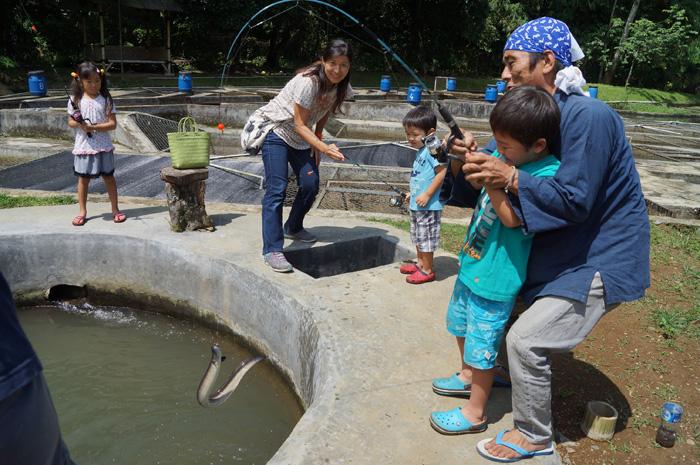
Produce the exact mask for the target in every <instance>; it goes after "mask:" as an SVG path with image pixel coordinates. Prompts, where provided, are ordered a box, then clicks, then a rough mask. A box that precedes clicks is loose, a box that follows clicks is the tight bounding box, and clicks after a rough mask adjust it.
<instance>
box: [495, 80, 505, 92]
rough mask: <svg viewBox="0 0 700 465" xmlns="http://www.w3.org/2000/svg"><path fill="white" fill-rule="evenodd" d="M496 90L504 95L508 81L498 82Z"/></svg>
mask: <svg viewBox="0 0 700 465" xmlns="http://www.w3.org/2000/svg"><path fill="white" fill-rule="evenodd" d="M496 89H498V93H499V94H502V93H503V92H505V91H506V81H496Z"/></svg>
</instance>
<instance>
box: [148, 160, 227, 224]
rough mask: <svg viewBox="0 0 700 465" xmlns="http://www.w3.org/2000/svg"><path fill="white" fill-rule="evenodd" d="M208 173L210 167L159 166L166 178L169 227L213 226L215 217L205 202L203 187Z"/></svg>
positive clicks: (163, 177) (163, 176)
mask: <svg viewBox="0 0 700 465" xmlns="http://www.w3.org/2000/svg"><path fill="white" fill-rule="evenodd" d="M208 177H209V170H208V169H207V168H197V169H191V170H179V169H176V168H172V167H170V166H168V167H166V168H163V169H162V170H160V179H161V180H163V181H165V196H166V198H167V199H168V212H169V213H170V227H171V228H172V230H173V231H175V232H183V231H196V230H203V229H204V230H209V231H213V230H214V221H213V220H212V219H211V218H210V217H209V215H207V211H206V209H205V206H204V189H205V186H206V181H205V180H206V179H207V178H208Z"/></svg>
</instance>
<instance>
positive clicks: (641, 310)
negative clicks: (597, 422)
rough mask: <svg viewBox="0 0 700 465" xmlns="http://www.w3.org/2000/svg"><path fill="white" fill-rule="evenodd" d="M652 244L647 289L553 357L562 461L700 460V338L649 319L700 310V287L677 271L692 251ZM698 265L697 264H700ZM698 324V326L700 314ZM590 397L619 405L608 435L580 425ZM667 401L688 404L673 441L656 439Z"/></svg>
mask: <svg viewBox="0 0 700 465" xmlns="http://www.w3.org/2000/svg"><path fill="white" fill-rule="evenodd" d="M662 227H666V226H662ZM695 234H697V230H696V232H695ZM659 247H661V248H662V250H659ZM652 248H653V250H652V285H651V288H650V289H648V290H647V296H646V297H645V298H644V299H642V300H640V301H637V302H633V303H628V304H623V305H621V306H619V307H618V308H616V309H615V310H613V311H611V312H610V313H609V314H608V315H606V316H605V317H604V318H603V319H602V320H601V321H600V322H599V323H598V325H597V326H596V327H595V328H594V330H593V331H592V333H591V334H590V335H589V337H588V338H587V339H586V340H585V341H584V342H582V343H581V344H579V346H577V347H576V348H575V349H574V350H573V351H572V352H570V353H565V354H558V355H557V356H556V357H555V358H554V363H553V368H552V371H553V374H552V377H553V381H552V392H553V411H554V417H555V428H556V430H557V431H558V432H559V433H561V435H563V436H564V438H558V439H559V440H558V441H557V442H559V453H560V454H561V455H562V459H563V461H564V463H567V464H571V465H597V464H615V465H623V464H644V465H653V464H664V465H667V464H700V381H699V380H700V376H699V375H700V365H699V364H698V357H699V356H700V341H698V340H697V338H695V339H692V338H689V337H687V336H685V335H682V334H680V335H677V336H676V337H674V338H669V337H667V335H665V334H664V332H663V331H662V330H661V329H660V328H658V327H656V326H654V323H653V322H652V320H651V319H650V314H651V312H652V309H654V308H684V309H690V308H695V312H696V313H697V312H698V305H700V304H698V301H697V292H688V290H687V289H685V288H684V286H683V285H682V284H681V283H680V280H678V279H677V277H678V276H679V275H680V274H681V272H682V270H683V267H687V266H688V265H687V257H682V256H680V255H682V252H679V251H678V250H676V249H673V248H666V249H664V248H663V246H657V245H654V246H652ZM693 266H694V268H695V269H696V270H697V269H698V267H699V264H698V263H695V264H694V265H693ZM696 277H697V275H696ZM692 285H693V284H692V283H691V286H692ZM694 286H695V289H697V287H698V286H700V283H699V282H698V281H696V282H695V284H694ZM688 297H691V298H690V299H689V298H688ZM694 324H695V325H696V328H697V325H698V324H700V321H698V320H697V319H696V321H695V323H694ZM591 400H599V401H604V402H607V403H609V404H611V405H612V406H613V407H615V409H617V411H618V412H619V419H618V422H617V425H616V429H615V435H614V437H613V438H612V440H610V441H607V442H596V441H593V440H591V439H589V438H588V437H586V436H585V435H584V434H583V432H582V431H581V429H580V422H581V421H582V419H583V417H584V413H585V405H586V404H587V402H589V401H591ZM667 401H673V402H676V403H678V404H680V405H681V406H682V407H683V410H684V412H683V417H682V420H681V423H680V429H679V439H678V440H677V441H676V444H675V446H674V447H673V448H663V447H660V446H659V445H658V444H656V442H655V437H656V429H657V427H658V424H659V422H660V415H661V407H662V405H663V403H664V402H667ZM560 440H561V441H560ZM562 442H563V443H562Z"/></svg>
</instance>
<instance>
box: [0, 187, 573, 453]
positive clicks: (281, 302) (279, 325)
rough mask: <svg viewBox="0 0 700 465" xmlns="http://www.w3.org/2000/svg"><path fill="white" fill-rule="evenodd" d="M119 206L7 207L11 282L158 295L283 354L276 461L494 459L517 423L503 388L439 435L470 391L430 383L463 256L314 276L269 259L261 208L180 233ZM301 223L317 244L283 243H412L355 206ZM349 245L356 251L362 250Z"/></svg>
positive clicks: (454, 359) (217, 210)
mask: <svg viewBox="0 0 700 465" xmlns="http://www.w3.org/2000/svg"><path fill="white" fill-rule="evenodd" d="M121 209H122V211H123V212H124V213H125V214H126V215H127V217H128V219H127V221H126V222H125V223H123V224H115V223H113V222H112V219H111V215H110V210H109V205H108V204H107V203H88V221H87V223H86V224H85V226H83V227H74V226H72V225H71V219H72V218H73V216H75V214H76V213H77V206H75V205H72V206H60V207H31V208H17V209H10V210H0V269H1V270H2V272H3V273H4V274H5V276H6V277H7V279H8V281H9V283H10V286H11V287H12V289H13V291H14V292H15V293H16V294H17V295H20V294H27V293H31V292H34V291H43V290H46V289H48V288H50V287H51V286H54V285H57V284H71V285H89V286H92V287H94V288H95V289H107V290H112V291H114V292H124V293H125V294H130V295H131V294H135V295H144V296H145V295H151V296H154V295H155V296H158V297H160V298H166V299H170V301H171V302H172V303H173V308H185V307H187V306H188V305H190V306H192V307H193V308H195V309H196V310H195V311H196V312H197V313H198V315H197V316H198V317H199V318H201V319H205V320H209V321H211V320H212V319H213V320H215V321H217V322H219V323H222V324H225V325H227V326H229V327H231V328H233V329H234V331H235V332H237V333H238V334H239V335H241V336H242V337H243V338H244V339H245V340H247V341H248V342H250V343H251V344H252V345H253V346H255V347H256V348H257V349H258V350H259V351H260V352H262V353H264V354H266V355H268V356H269V357H270V360H271V362H273V363H275V364H277V365H278V366H279V368H280V370H281V371H282V372H283V373H285V374H286V376H287V377H288V378H289V379H290V382H291V383H292V384H293V385H294V386H295V388H296V390H297V392H298V393H299V395H300V397H301V398H302V400H303V402H304V403H305V404H306V406H307V411H306V413H305V415H304V416H303V418H302V419H301V421H300V423H299V424H298V425H297V427H296V428H295V430H294V431H293V433H292V435H291V436H290V438H289V439H288V440H287V442H285V444H284V445H283V446H282V448H281V449H280V451H279V452H278V453H277V454H276V455H275V457H274V458H273V459H272V460H271V461H270V463H274V464H298V463H308V464H318V463H333V464H335V463H367V464H393V463H402V464H435V463H471V464H481V463H491V462H489V461H487V460H485V459H483V458H482V457H481V456H479V455H478V453H477V452H476V443H477V442H478V441H480V440H481V439H484V438H487V437H493V436H495V435H496V434H497V433H498V431H500V430H503V429H507V428H510V427H512V415H511V405H510V390H509V389H507V388H497V389H494V392H493V393H492V395H491V399H490V403H489V405H488V407H487V415H488V418H489V429H488V431H487V432H485V433H482V434H477V435H464V436H457V437H448V436H442V435H440V434H438V433H436V432H435V431H433V430H432V428H431V427H430V425H429V421H428V419H429V415H430V412H432V411H435V410H451V409H454V408H456V407H458V406H461V405H463V404H464V403H465V400H464V399H458V398H449V397H441V396H438V395H435V394H434V393H433V392H432V390H431V388H430V385H431V382H432V379H433V378H435V377H445V376H450V375H451V374H452V373H454V372H455V371H456V370H457V369H458V367H459V356H458V352H457V347H456V344H455V341H454V338H453V337H452V336H450V335H449V334H448V333H447V331H446V330H445V323H444V318H445V309H446V307H447V304H448V301H449V298H450V294H451V290H452V286H453V284H454V280H455V276H456V273H457V269H458V264H457V259H456V258H455V257H454V256H452V255H448V254H444V253H438V254H437V256H436V261H435V262H436V265H435V267H436V271H437V276H438V279H437V280H436V281H435V282H432V283H429V284H425V285H419V286H414V285H409V284H407V283H406V282H405V280H404V276H402V275H401V274H400V273H399V270H398V268H399V265H400V263H398V262H395V263H389V264H386V265H382V266H378V267H374V268H370V269H365V270H361V271H356V272H351V273H343V274H339V275H336V276H327V277H322V278H319V279H314V278H312V277H311V276H309V275H307V274H304V273H302V272H300V271H295V272H293V273H290V274H278V273H274V272H272V271H271V270H270V269H269V268H268V267H267V266H266V264H265V263H264V262H263V261H262V259H261V255H260V251H261V247H262V241H261V235H260V215H259V213H258V211H257V209H254V208H250V207H242V208H239V207H238V206H236V205H221V204H212V205H208V206H207V209H208V213H209V214H210V216H211V217H212V218H213V219H214V222H215V224H216V228H217V229H216V231H215V232H211V233H210V232H186V233H180V234H176V233H173V232H171V231H170V229H169V224H168V221H169V217H168V213H167V209H166V208H165V206H164V205H162V204H158V203H157V202H155V201H151V204H150V205H143V204H135V203H132V204H129V203H124V204H123V205H121ZM306 227H307V228H308V229H309V230H310V231H311V232H313V233H315V234H317V235H318V237H319V242H317V243H316V244H313V245H312V246H310V245H307V244H300V243H296V242H295V243H292V242H291V241H287V242H286V243H285V251H289V252H293V251H295V250H301V249H312V248H321V247H327V246H329V245H336V246H338V247H342V245H343V244H353V242H352V241H356V240H358V239H362V238H368V237H372V238H380V239H381V240H383V241H387V242H388V243H390V244H392V245H393V246H395V247H396V250H397V256H411V255H412V254H413V253H414V248H413V246H412V245H411V242H410V238H409V237H408V235H407V234H406V233H404V232H402V231H399V230H396V229H394V228H392V227H389V226H386V225H383V224H380V223H376V222H368V221H365V220H363V219H362V218H358V217H353V216H352V215H348V216H347V217H344V218H338V217H337V216H333V217H324V216H315V215H312V216H310V217H308V219H307V222H306ZM345 250H346V251H347V256H348V259H349V258H351V257H353V256H354V255H356V254H358V253H362V251H360V250H359V249H353V248H352V246H350V247H349V248H347V249H345ZM308 252H309V253H310V252H311V251H310V250H309V251H308ZM406 254H407V255H406ZM223 408H225V407H223ZM69 446H70V444H69ZM527 463H531V464H555V463H560V460H559V456H558V455H557V454H555V455H554V456H549V457H547V458H537V459H530V460H528V461H527Z"/></svg>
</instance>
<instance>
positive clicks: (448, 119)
mask: <svg viewBox="0 0 700 465" xmlns="http://www.w3.org/2000/svg"><path fill="white" fill-rule="evenodd" d="M290 2H294V3H296V5H295V6H293V7H291V8H288V9H286V10H284V11H283V12H281V13H279V14H278V15H275V16H279V15H280V14H283V13H285V12H287V11H289V10H291V9H292V8H295V7H296V6H298V4H299V3H300V2H309V3H317V4H319V5H324V6H326V7H329V8H332V9H333V10H335V11H337V12H339V13H342V14H343V15H345V16H346V17H347V18H349V19H350V20H351V21H353V22H354V23H355V24H357V25H358V26H360V28H362V30H364V31H365V32H366V33H367V34H369V36H370V37H372V38H373V39H375V40H376V41H377V42H379V44H380V45H381V46H382V47H384V49H385V50H386V51H387V52H388V53H390V54H391V55H392V56H393V57H394V58H395V59H396V61H398V62H399V63H400V64H401V66H403V67H404V68H405V69H406V71H408V72H409V74H410V75H411V77H413V79H415V80H416V82H417V83H418V84H419V85H420V86H421V87H422V88H423V90H425V92H427V94H428V96H429V97H430V98H431V99H432V100H433V101H434V102H435V104H436V105H437V108H438V112H439V113H440V116H442V119H443V120H444V121H445V123H447V126H448V127H449V128H450V136H449V137H448V139H447V142H446V147H445V149H444V158H445V161H446V160H447V158H448V155H447V154H448V153H449V151H450V146H451V145H452V142H453V141H454V139H464V135H463V134H462V131H461V130H460V129H459V126H458V125H457V122H456V121H455V119H454V118H453V117H452V114H451V113H450V111H449V110H448V109H447V108H445V107H444V106H442V104H441V103H440V102H439V101H438V99H437V98H436V97H435V96H434V95H433V94H432V92H430V89H429V88H428V86H426V85H425V83H424V82H423V81H422V80H421V79H420V78H419V77H418V76H417V75H416V73H414V72H413V70H412V69H411V68H410V67H409V66H408V65H407V64H406V63H405V62H404V61H403V60H402V59H401V58H400V57H399V56H398V55H397V54H396V52H394V51H393V50H392V49H391V47H389V46H388V45H387V44H386V43H384V41H382V39H380V38H379V36H377V35H376V34H375V33H374V32H372V31H371V30H370V29H369V28H368V27H367V26H365V25H364V24H362V23H361V22H360V21H359V20H357V19H356V18H355V17H353V16H351V15H350V14H349V13H347V12H346V11H344V10H342V9H340V8H338V7H337V6H334V5H331V4H330V3H326V2H324V1H321V0H279V1H277V2H274V3H271V4H269V5H267V6H266V7H263V8H261V9H260V10H258V12H257V13H255V14H254V15H253V16H251V17H250V19H249V20H248V22H246V23H245V24H244V25H243V27H242V28H241V29H240V30H239V31H238V34H236V37H235V38H234V39H233V42H232V43H231V47H230V48H229V51H228V54H227V55H226V60H225V61H224V67H223V71H222V73H221V86H220V88H222V89H223V86H224V75H225V74H226V64H227V63H228V61H229V59H230V58H231V52H232V51H233V47H234V45H235V44H236V42H237V41H238V38H239V37H240V36H241V34H242V33H243V32H244V30H246V28H248V29H252V28H253V27H255V26H258V25H259V24H262V23H264V22H266V21H268V20H269V19H272V18H274V17H275V16H273V17H272V18H269V19H267V20H263V21H262V22H260V23H258V24H256V25H254V26H250V24H251V22H252V21H253V20H254V19H255V18H257V17H258V16H259V15H260V14H262V13H263V12H265V11H267V10H268V9H270V8H273V7H275V6H277V5H281V4H283V3H290ZM237 53H238V52H236V54H237ZM433 137H435V138H436V139H437V137H436V136H434V135H433ZM438 141H439V140H438ZM429 143H431V144H432V145H434V141H433V140H429ZM436 154H439V155H440V156H441V157H442V153H440V152H439V150H437V149H436ZM436 154H433V151H431V155H433V156H435V155H436ZM449 158H454V159H457V160H459V161H462V160H461V159H460V158H458V157H456V156H454V155H452V156H449Z"/></svg>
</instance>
